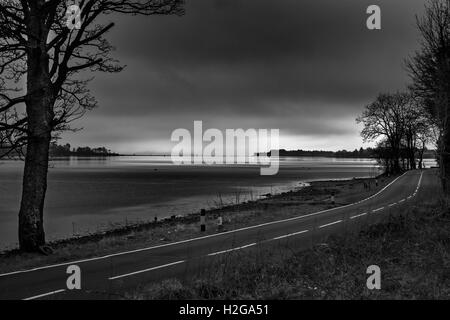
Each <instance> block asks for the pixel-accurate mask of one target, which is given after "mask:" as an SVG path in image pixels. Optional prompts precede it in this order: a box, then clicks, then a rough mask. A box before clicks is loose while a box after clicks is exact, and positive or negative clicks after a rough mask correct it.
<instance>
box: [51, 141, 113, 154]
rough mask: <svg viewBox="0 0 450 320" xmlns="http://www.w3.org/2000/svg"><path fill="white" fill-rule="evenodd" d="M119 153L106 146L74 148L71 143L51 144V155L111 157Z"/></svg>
mask: <svg viewBox="0 0 450 320" xmlns="http://www.w3.org/2000/svg"><path fill="white" fill-rule="evenodd" d="M118 155H119V154H118V153H114V152H112V151H111V150H109V149H107V148H105V147H97V148H91V147H78V148H76V149H75V148H72V147H71V146H70V144H68V143H67V144H65V145H58V144H56V143H52V144H51V145H50V156H51V157H70V156H78V157H110V156H118Z"/></svg>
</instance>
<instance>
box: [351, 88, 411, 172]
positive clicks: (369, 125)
mask: <svg viewBox="0 0 450 320" xmlns="http://www.w3.org/2000/svg"><path fill="white" fill-rule="evenodd" d="M409 102H410V96H409V95H408V94H405V93H396V94H380V95H379V96H378V97H377V99H376V100H375V102H373V103H371V104H369V105H368V106H366V108H365V110H364V111H363V114H362V115H361V116H360V117H358V118H357V119H356V121H357V122H358V123H362V124H363V125H364V128H363V130H362V132H361V136H362V137H363V138H364V140H365V141H375V140H379V139H381V138H384V139H385V140H386V142H385V143H384V145H385V144H386V143H387V144H388V145H389V147H390V150H391V156H392V158H391V160H390V161H391V165H390V166H389V167H387V170H388V173H398V172H400V171H401V166H400V156H401V143H402V140H403V138H404V135H405V119H406V114H407V105H408V103H409ZM384 154H385V153H384ZM389 171H390V172H389Z"/></svg>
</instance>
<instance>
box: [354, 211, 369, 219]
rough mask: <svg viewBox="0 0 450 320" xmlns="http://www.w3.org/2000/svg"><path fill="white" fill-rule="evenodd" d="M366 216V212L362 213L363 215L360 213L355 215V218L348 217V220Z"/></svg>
mask: <svg viewBox="0 0 450 320" xmlns="http://www.w3.org/2000/svg"><path fill="white" fill-rule="evenodd" d="M366 214H367V212H364V213H361V214H357V215H356V216H352V217H350V219H356V218H359V217H362V216H365V215H366Z"/></svg>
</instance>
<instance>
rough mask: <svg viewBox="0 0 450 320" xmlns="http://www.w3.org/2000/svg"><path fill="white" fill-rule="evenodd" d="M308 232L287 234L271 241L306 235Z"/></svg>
mask: <svg viewBox="0 0 450 320" xmlns="http://www.w3.org/2000/svg"><path fill="white" fill-rule="evenodd" d="M308 231H309V230H303V231H299V232H294V233H289V234H285V235H284V236H279V237H275V238H273V240H280V239H284V238H288V237H293V236H296V235H299V234H302V233H306V232H308Z"/></svg>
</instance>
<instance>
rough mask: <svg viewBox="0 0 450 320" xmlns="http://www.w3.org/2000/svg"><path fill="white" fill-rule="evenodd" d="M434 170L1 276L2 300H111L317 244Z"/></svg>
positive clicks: (382, 209)
mask: <svg viewBox="0 0 450 320" xmlns="http://www.w3.org/2000/svg"><path fill="white" fill-rule="evenodd" d="M431 175H432V171H431V170H425V171H418V170H416V171H409V172H407V173H405V174H404V175H402V176H400V177H398V178H397V179H395V180H394V181H392V182H391V183H390V184H389V185H387V186H386V187H385V188H383V189H382V190H381V191H379V192H378V193H377V194H375V195H373V196H371V197H369V198H367V199H364V200H362V201H359V202H357V203H353V204H349V205H346V206H342V207H336V208H333V209H329V210H324V211H320V212H316V213H312V214H307V215H301V216H298V217H295V218H290V219H286V220H281V221H275V222H270V223H265V224H261V225H257V226H252V227H247V228H242V229H238V230H234V231H228V232H223V233H219V234H214V235H210V236H205V237H200V238H195V239H190V240H186V241H181V242H176V243H170V244H165V245H160V246H153V247H149V248H143V249H139V250H133V251H128V252H123V253H117V254H113V255H108V256H103V257H98V258H92V259H85V260H79V261H74V262H70V263H63V264H58V265H51V266H46V267H41V268H35V269H31V270H23V271H17V272H11V273H6V274H0V299H105V298H106V299H107V298H117V297H118V296H115V293H118V292H123V291H124V290H126V289H127V288H132V287H135V286H136V285H138V284H140V283H148V282H152V281H160V280H161V279H164V278H169V277H179V278H183V277H188V276H189V275H192V274H194V273H195V272H199V271H201V270H202V269H201V268H203V267H205V265H207V264H208V263H210V262H211V261H212V260H213V259H214V258H215V257H220V256H223V255H224V254H227V253H229V252H233V251H240V250H252V249H255V248H257V247H258V246H260V245H264V246H270V245H272V246H276V245H279V244H280V242H288V241H289V242H290V243H292V244H295V246H296V248H301V247H307V246H309V245H311V244H312V243H317V242H319V241H321V239H323V237H325V236H328V235H329V234H332V233H337V232H344V231H345V230H346V229H348V228H354V227H358V226H359V225H361V224H363V223H374V222H376V221H377V220H378V219H380V218H381V217H383V215H386V214H388V213H389V212H392V211H393V210H394V209H395V208H396V207H401V206H405V205H407V203H408V202H410V201H412V200H413V199H414V197H416V195H417V193H418V192H419V190H420V187H421V186H423V185H424V184H427V183H428V181H429V180H431V179H432V177H431ZM72 264H76V265H77V266H79V267H80V268H81V275H82V276H81V279H82V284H81V286H82V288H81V290H69V289H67V287H66V280H67V277H68V276H69V275H68V274H67V273H66V270H67V267H68V266H69V265H72Z"/></svg>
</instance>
